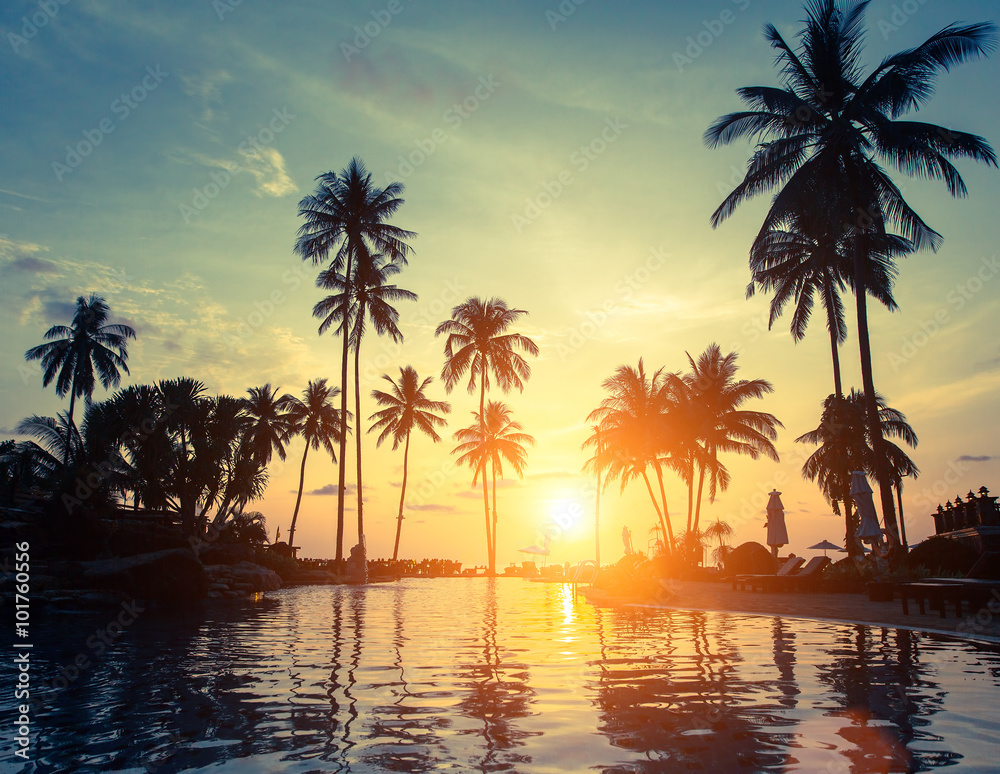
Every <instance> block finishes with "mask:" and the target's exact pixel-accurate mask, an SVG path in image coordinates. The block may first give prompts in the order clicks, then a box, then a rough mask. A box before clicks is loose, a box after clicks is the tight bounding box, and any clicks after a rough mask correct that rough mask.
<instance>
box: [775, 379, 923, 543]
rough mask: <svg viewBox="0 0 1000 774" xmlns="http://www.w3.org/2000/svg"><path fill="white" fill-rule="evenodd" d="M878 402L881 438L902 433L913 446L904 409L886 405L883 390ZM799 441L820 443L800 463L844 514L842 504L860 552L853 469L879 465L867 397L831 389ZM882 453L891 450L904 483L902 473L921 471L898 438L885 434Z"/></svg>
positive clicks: (894, 466)
mask: <svg viewBox="0 0 1000 774" xmlns="http://www.w3.org/2000/svg"><path fill="white" fill-rule="evenodd" d="M875 402H876V404H877V405H878V407H879V422H880V425H881V436H882V437H883V438H899V439H901V440H903V442H904V443H906V444H907V445H908V446H910V447H915V446H916V445H917V436H916V433H914V432H913V428H912V427H910V425H909V424H908V423H907V422H906V417H905V416H904V415H903V413H902V412H900V411H897V410H896V409H893V408H890V407H888V406H886V404H885V400H884V399H883V398H882V396H881V395H876V396H875ZM795 440H796V442H798V443H810V444H815V445H818V446H819V448H818V449H816V451H814V452H813V453H812V454H811V455H810V456H809V458H808V459H807V460H806V462H805V464H804V465H803V466H802V477H803V478H807V479H809V480H811V481H815V482H816V483H817V484H818V485H819V488H820V491H822V492H823V495H824V496H825V497H826V499H827V500H828V501H829V502H830V504H831V505H832V506H833V510H834V513H836V514H838V515H840V506H841V504H843V506H844V520H845V527H846V531H845V537H844V540H845V546H846V548H847V552H848V554H849V555H850V556H852V557H853V556H860V555H861V553H862V550H863V549H862V546H861V542H860V541H859V540H858V539H857V537H855V532H856V530H857V527H858V517H857V513H856V511H855V509H854V502H853V500H852V499H851V473H852V472H853V471H855V470H862V471H865V472H866V473H868V474H869V475H874V471H875V468H876V461H875V457H876V454H875V451H874V444H873V443H872V440H871V436H870V434H869V433H868V430H867V423H866V420H865V397H864V395H862V394H861V393H860V392H858V391H857V390H851V392H850V394H848V395H846V396H844V397H837V396H836V395H830V396H828V397H827V398H826V399H825V400H824V401H823V414H822V417H821V419H820V424H819V427H817V428H816V429H815V430H811V431H810V432H808V433H804V434H803V435H801V436H799V437H798V438H796V439H795ZM882 449H883V452H882V453H888V454H889V462H890V465H891V468H892V470H893V471H894V477H895V479H896V480H895V484H896V486H897V487H899V488H901V487H902V478H903V476H909V475H912V476H914V477H916V475H917V474H918V473H919V470H918V469H917V467H916V465H914V464H913V461H912V460H911V459H910V458H909V457H908V456H907V455H906V454H905V453H904V452H903V450H902V449H900V448H899V447H898V446H897V445H896V444H894V443H892V442H890V441H888V440H886V441H885V442H884V443H883V444H882Z"/></svg>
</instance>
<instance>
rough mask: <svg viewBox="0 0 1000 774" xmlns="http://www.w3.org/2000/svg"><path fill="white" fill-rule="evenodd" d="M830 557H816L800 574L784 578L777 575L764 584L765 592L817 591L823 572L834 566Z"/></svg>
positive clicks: (791, 574) (792, 574)
mask: <svg viewBox="0 0 1000 774" xmlns="http://www.w3.org/2000/svg"><path fill="white" fill-rule="evenodd" d="M832 563H833V562H832V560H831V559H830V557H828V556H814V557H813V558H812V559H810V560H809V563H808V564H807V565H806V566H805V567H803V568H802V569H801V570H799V571H798V572H794V573H790V574H789V575H785V576H783V577H778V576H777V575H775V576H774V577H773V578H771V579H770V580H768V581H765V583H764V591H816V589H818V588H819V579H820V577H821V576H822V575H823V571H824V570H825V569H826V568H827V567H829V566H830V565H831V564H832Z"/></svg>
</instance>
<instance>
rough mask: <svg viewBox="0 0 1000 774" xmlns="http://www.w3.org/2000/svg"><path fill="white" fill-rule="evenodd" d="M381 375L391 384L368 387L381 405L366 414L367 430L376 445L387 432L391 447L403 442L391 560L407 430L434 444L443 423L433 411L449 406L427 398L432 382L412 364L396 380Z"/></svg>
mask: <svg viewBox="0 0 1000 774" xmlns="http://www.w3.org/2000/svg"><path fill="white" fill-rule="evenodd" d="M382 378H383V379H385V380H386V381H387V382H389V384H391V385H392V389H391V390H390V391H389V392H383V391H382V390H372V398H374V399H375V401H376V402H377V403H378V404H379V405H380V406H383V407H384V408H383V409H382V410H381V411H378V412H376V413H374V414H372V415H371V416H370V417H368V420H369V421H370V422H374V423H375V424H373V425H372V426H371V427H370V428H368V432H369V433H371V432H374V431H375V430H381V431H382V432H381V433H380V434H379V437H378V441H376V446H381V445H382V442H383V441H384V440H386V439H387V438H388V437H389V436H390V435H391V436H392V449H393V451H395V450H396V449H398V448H399V442H400V441H401V440H402V441H403V484H402V486H401V487H400V492H399V514H398V515H397V517H396V540H395V542H394V543H393V546H392V561H394V562H395V561H396V560H397V558H398V557H399V536H400V533H401V531H402V529H403V504H404V503H405V502H406V474H407V464H408V461H409V457H410V433H411V432H412V431H413V429H414V428H417V429H418V430H421V431H423V432H424V433H425V434H427V435H429V436H430V437H431V440H432V441H434V443H437V442H438V441H440V440H441V436H439V435H438V434H437V431H436V430H435V428H436V427H441V426H443V425H445V424H446V420H445V419H444V418H443V417H439V416H438V415H437V414H435V413H434V412H435V411H440V412H441V413H442V414H447V413H448V412H450V411H451V405H450V404H448V403H445V402H443V401H435V400H431V399H430V398H428V397H427V396H426V395H425V394H424V390H425V389H427V387H428V385H430V383H431V382H432V381H434V379H433V377H430V376H428V377H427V378H426V379H424V380H423V381H420V377H419V376H417V371H416V369H415V368H413V366H406V367H405V368H400V369H399V381H398V382H394V381H393V380H392V379H391V378H390V377H389V375H388V374H382Z"/></svg>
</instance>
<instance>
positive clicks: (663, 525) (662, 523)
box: [642, 470, 667, 535]
mask: <svg viewBox="0 0 1000 774" xmlns="http://www.w3.org/2000/svg"><path fill="white" fill-rule="evenodd" d="M642 480H643V481H645V482H646V491H647V492H649V499H650V500H652V501H653V508H654V509H655V510H656V517H657V518H658V519H659V520H660V527H661V528H662V529H663V534H664V535H666V534H667V524H666V522H665V521H663V512H662V511H661V510H660V504H659V503H658V502H656V495H654V494H653V487H652V485H651V484H650V483H649V476H647V475H646V471H645V470H643V471H642Z"/></svg>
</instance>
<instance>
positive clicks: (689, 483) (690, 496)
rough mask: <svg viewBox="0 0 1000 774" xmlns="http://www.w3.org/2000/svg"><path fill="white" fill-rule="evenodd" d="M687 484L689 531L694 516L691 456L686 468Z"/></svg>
mask: <svg viewBox="0 0 1000 774" xmlns="http://www.w3.org/2000/svg"><path fill="white" fill-rule="evenodd" d="M685 483H686V484H687V490H688V518H687V531H688V532H690V531H691V519H693V518H694V457H692V458H691V462H690V465H689V466H688V470H687V481H685Z"/></svg>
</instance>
